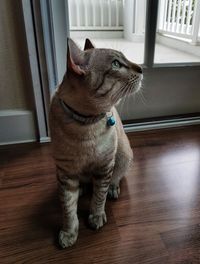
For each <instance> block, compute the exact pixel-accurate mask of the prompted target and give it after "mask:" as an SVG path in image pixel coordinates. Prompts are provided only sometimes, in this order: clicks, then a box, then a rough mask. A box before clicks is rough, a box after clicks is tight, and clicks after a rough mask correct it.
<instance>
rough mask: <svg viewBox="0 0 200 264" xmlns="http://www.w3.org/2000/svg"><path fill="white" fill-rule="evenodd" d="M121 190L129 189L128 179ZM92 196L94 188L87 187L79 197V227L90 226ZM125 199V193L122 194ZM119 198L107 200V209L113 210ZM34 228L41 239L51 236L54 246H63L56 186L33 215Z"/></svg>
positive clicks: (60, 212) (60, 214)
mask: <svg viewBox="0 0 200 264" xmlns="http://www.w3.org/2000/svg"><path fill="white" fill-rule="evenodd" d="M121 187H122V188H121V190H122V192H123V193H125V192H126V190H127V181H126V179H123V180H122V183H121ZM91 196H92V188H91V187H90V188H89V189H87V193H83V195H82V196H81V197H79V202H78V218H79V221H80V225H79V229H80V230H81V229H84V228H89V226H88V215H89V207H90V201H91ZM119 199H120V198H119ZM122 199H123V195H122ZM116 201H117V200H114V201H112V200H109V201H108V202H107V210H108V211H110V210H112V204H113V203H115V202H116ZM31 221H32V228H33V229H34V230H36V231H37V232H39V233H40V235H39V236H40V239H43V238H44V237H49V239H52V240H53V241H52V242H53V244H54V246H56V247H57V248H60V249H61V247H60V246H59V243H58V233H59V230H60V228H61V222H62V210H61V206H60V201H59V196H58V190H57V188H55V189H54V190H53V191H52V192H50V193H49V196H47V197H46V199H45V200H43V203H41V204H40V206H39V208H37V210H36V211H35V212H34V213H33V215H32V216H31Z"/></svg>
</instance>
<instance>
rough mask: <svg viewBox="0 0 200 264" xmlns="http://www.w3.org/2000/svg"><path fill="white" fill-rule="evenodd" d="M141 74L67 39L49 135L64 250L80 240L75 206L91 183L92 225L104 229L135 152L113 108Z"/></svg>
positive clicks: (111, 55)
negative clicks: (110, 204) (108, 202)
mask: <svg viewBox="0 0 200 264" xmlns="http://www.w3.org/2000/svg"><path fill="white" fill-rule="evenodd" d="M141 80H142V69H141V67H140V66H139V65H137V64H135V63H132V62H130V61H128V60H127V59H126V58H125V56H124V55H123V54H122V53H121V52H119V51H116V50H112V49H96V48H94V46H93V45H92V43H91V42H90V40H89V39H86V42H85V48H84V51H82V50H80V48H79V47H78V46H77V45H76V44H75V42H73V41H72V40H71V39H68V52H67V72H66V73H65V75H64V77H63V81H62V83H61V84H60V86H59V87H58V89H57V90H56V92H55V94H54V96H53V98H52V102H51V107H50V129H51V138H52V145H53V153H54V159H55V163H56V168H57V179H58V186H59V193H60V199H61V203H62V208H63V226H62V229H61V231H60V233H59V243H60V245H61V247H63V248H65V247H69V246H71V245H73V244H74V243H75V242H76V240H77V236H78V228H79V221H78V217H77V202H78V198H79V187H80V183H81V182H89V181H91V180H92V183H93V196H92V199H91V205H90V214H89V218H88V221H89V225H90V226H91V227H92V228H93V229H99V228H100V227H102V226H103V225H104V224H105V223H106V221H107V220H106V213H105V202H106V197H107V196H108V197H110V198H113V199H117V198H118V196H119V193H120V186H119V183H120V180H121V178H122V177H123V176H124V175H125V174H126V172H127V169H128V167H129V165H130V164H131V161H132V158H133V156H132V150H131V147H130V145H129V141H128V138H127V136H126V134H125V132H124V130H123V126H122V123H121V120H120V117H119V115H118V113H117V110H116V108H115V105H116V104H117V102H118V101H119V100H120V99H121V98H122V97H123V96H125V95H126V94H128V93H132V92H136V91H138V90H139V88H140V84H141Z"/></svg>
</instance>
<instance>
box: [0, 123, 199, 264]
mask: <svg viewBox="0 0 200 264" xmlns="http://www.w3.org/2000/svg"><path fill="white" fill-rule="evenodd" d="M129 138H130V141H131V145H132V147H133V148H134V160H135V166H134V167H133V168H132V169H131V170H130V172H129V174H128V176H127V177H126V179H124V180H123V181H122V184H121V195H120V198H119V200H118V201H114V202H113V201H108V202H107V205H106V211H107V216H108V224H107V225H105V227H104V228H102V229H101V230H100V231H93V230H90V229H89V228H88V227H87V224H86V223H87V216H88V208H89V201H90V195H86V196H84V197H82V198H81V200H80V202H79V212H78V213H79V219H80V232H79V238H78V241H77V243H76V245H75V246H73V247H72V248H69V249H65V250H61V249H60V248H59V246H58V243H57V232H58V230H59V226H60V221H61V219H60V206H59V202H58V198H57V184H56V177H55V167H54V162H53V159H52V157H51V146H50V144H37V143H34V144H22V145H14V146H7V147H1V148H0V157H1V159H0V162H1V163H0V190H1V191H0V259H1V261H0V262H1V263H3V264H7V263H9V264H10V263H20V264H21V263H68V264H73V263H74V264H75V263H83V264H88V263H101V264H108V263H114V264H115V263H117V264H119V263H120V264H121V263H123V264H124V263H125V264H126V263H128V264H129V263H130V264H132V263H134V264H137V263H141V264H144V263H158V264H160V263H185V264H189V263H195V264H196V263H200V126H191V127H187V128H179V129H170V130H161V131H152V132H140V133H139V132H137V133H130V134H129Z"/></svg>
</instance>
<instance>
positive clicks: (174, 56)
mask: <svg viewBox="0 0 200 264" xmlns="http://www.w3.org/2000/svg"><path fill="white" fill-rule="evenodd" d="M74 40H75V41H76V43H78V44H79V46H80V47H81V48H83V46H84V42H85V39H82V38H81V39H74ZM91 41H92V42H93V43H94V45H95V47H97V48H112V49H116V50H120V51H122V52H123V53H124V54H125V56H126V57H127V58H128V59H129V60H131V61H134V62H137V63H140V64H142V63H143V61H144V43H143V42H131V41H128V40H126V39H123V38H115V39H114V38H112V39H91ZM188 45H190V44H188ZM199 49H200V47H199ZM190 62H200V56H198V55H193V54H191V53H187V52H184V51H181V50H178V47H177V48H170V47H168V46H165V45H163V44H158V43H157V44H156V48H155V63H190Z"/></svg>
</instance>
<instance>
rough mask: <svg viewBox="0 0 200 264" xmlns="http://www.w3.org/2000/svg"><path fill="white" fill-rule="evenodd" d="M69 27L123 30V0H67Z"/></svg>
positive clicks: (78, 29)
mask: <svg viewBox="0 0 200 264" xmlns="http://www.w3.org/2000/svg"><path fill="white" fill-rule="evenodd" d="M68 3H69V18H70V29H71V30H72V31H82V30H94V31H98V30H112V31H114V30H123V0H69V1H68Z"/></svg>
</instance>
